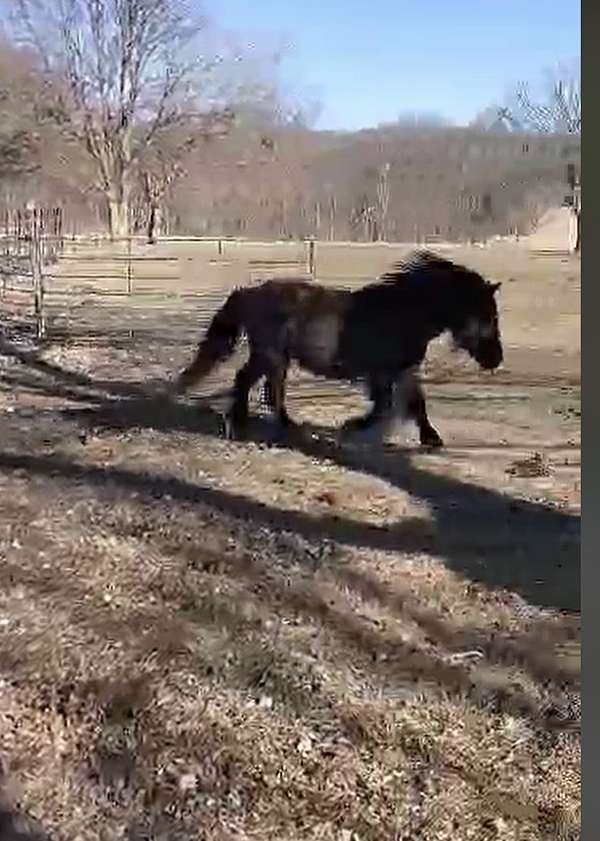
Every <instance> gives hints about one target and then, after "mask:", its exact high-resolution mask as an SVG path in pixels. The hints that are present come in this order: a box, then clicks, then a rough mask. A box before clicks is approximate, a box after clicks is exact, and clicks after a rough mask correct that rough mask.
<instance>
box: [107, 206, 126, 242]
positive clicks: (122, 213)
mask: <svg viewBox="0 0 600 841" xmlns="http://www.w3.org/2000/svg"><path fill="white" fill-rule="evenodd" d="M108 232H109V236H110V238H111V240H114V239H117V238H118V237H127V236H129V201H128V199H127V198H125V197H123V196H122V195H121V196H118V197H115V196H112V195H109V197H108Z"/></svg>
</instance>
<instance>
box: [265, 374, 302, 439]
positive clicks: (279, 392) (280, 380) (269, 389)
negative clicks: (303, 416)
mask: <svg viewBox="0 0 600 841" xmlns="http://www.w3.org/2000/svg"><path fill="white" fill-rule="evenodd" d="M286 378H287V367H286V366H281V365H280V366H277V367H274V368H272V369H271V371H270V372H269V374H268V375H267V381H266V384H265V392H266V397H267V401H268V403H269V406H270V407H271V409H272V411H273V413H274V414H275V416H276V418H277V420H278V421H279V423H280V424H281V426H283V427H285V428H287V429H289V428H291V427H294V426H296V424H295V423H294V421H293V420H292V419H291V418H290V416H289V415H288V413H287V409H286V407H285V383H286Z"/></svg>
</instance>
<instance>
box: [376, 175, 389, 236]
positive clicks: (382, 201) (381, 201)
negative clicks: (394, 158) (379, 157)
mask: <svg viewBox="0 0 600 841" xmlns="http://www.w3.org/2000/svg"><path fill="white" fill-rule="evenodd" d="M389 172H390V165H389V163H386V164H384V165H383V166H382V167H381V168H380V170H379V174H378V178H377V219H378V222H379V225H378V234H379V239H381V240H385V238H386V231H387V227H386V226H387V215H388V209H389V206H390V182H389Z"/></svg>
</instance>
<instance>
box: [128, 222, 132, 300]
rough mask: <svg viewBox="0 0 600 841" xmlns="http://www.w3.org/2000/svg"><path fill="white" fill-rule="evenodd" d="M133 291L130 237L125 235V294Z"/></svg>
mask: <svg viewBox="0 0 600 841" xmlns="http://www.w3.org/2000/svg"><path fill="white" fill-rule="evenodd" d="M132 291H133V266H132V264H131V237H130V236H128V237H127V294H128V295H131V293H132Z"/></svg>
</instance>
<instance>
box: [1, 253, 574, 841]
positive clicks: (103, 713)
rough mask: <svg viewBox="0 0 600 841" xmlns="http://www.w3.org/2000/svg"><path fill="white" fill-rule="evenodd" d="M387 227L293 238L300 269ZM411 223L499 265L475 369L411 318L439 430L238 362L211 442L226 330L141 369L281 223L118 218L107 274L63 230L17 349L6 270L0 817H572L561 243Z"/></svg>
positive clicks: (227, 376)
mask: <svg viewBox="0 0 600 841" xmlns="http://www.w3.org/2000/svg"><path fill="white" fill-rule="evenodd" d="M408 250H410V249H409V248H408V247H406V248H400V247H398V248H393V247H389V246H383V245H382V246H350V245H335V244H331V245H327V244H326V245H321V244H319V246H318V249H317V269H316V275H317V278H318V281H319V282H323V283H332V284H342V283H344V284H347V285H359V284H362V283H365V282H367V281H369V280H372V279H374V278H375V277H376V275H377V274H379V273H381V272H383V271H384V270H385V269H387V268H388V267H389V265H390V264H391V263H393V261H394V260H395V259H397V258H398V257H399V256H401V254H402V253H405V252H407V251H408ZM435 250H439V251H440V252H441V253H447V254H448V256H450V257H451V258H452V259H455V260H457V261H458V262H464V263H465V264H467V265H469V266H472V267H473V268H475V269H477V270H478V271H480V272H481V273H482V274H483V275H484V276H485V277H486V278H488V279H490V280H500V281H503V286H502V289H501V291H500V293H499V296H498V304H499V308H500V319H501V329H502V333H503V339H504V344H505V363H504V366H503V368H502V369H501V370H500V371H498V372H497V373H496V374H494V375H490V374H484V373H482V372H480V371H479V370H477V368H476V366H475V364H474V363H473V362H471V361H469V360H467V359H466V357H465V356H462V355H458V354H455V353H452V352H450V350H449V349H448V348H447V347H446V346H445V344H444V343H443V342H440V343H437V344H436V346H434V347H432V349H431V352H430V354H429V356H428V359H427V361H426V364H425V367H424V377H423V379H424V383H425V390H426V395H427V398H428V406H429V413H430V417H431V420H432V422H433V424H434V425H435V426H436V427H437V428H438V429H439V431H440V433H441V435H442V437H443V438H444V440H445V443H446V448H445V449H443V450H441V451H439V452H435V453H428V452H425V451H420V450H419V448H418V446H417V444H416V440H417V439H416V432H415V429H414V428H412V427H406V428H399V429H398V431H397V433H396V434H395V436H394V437H393V438H392V439H391V440H390V441H388V442H386V443H385V444H382V445H377V446H363V445H358V444H352V443H345V444H344V445H343V446H339V445H338V442H337V439H336V435H335V427H336V426H338V425H340V424H341V423H342V422H343V421H344V420H346V419H347V418H348V417H349V415H351V414H354V413H357V412H359V411H360V410H361V409H362V408H363V405H364V401H363V398H362V396H361V394H360V393H359V392H358V391H356V390H355V389H353V388H351V387H350V386H346V385H341V384H339V383H332V382H326V381H322V380H318V379H316V378H314V377H311V376H309V375H307V374H305V373H304V372H295V373H294V376H292V377H291V378H290V383H289V387H288V395H289V396H288V406H289V410H290V414H292V415H293V416H294V417H295V418H298V419H302V420H303V421H305V422H306V424H307V428H308V432H307V434H306V435H305V436H304V437H303V438H302V440H294V441H293V442H292V441H288V442H286V441H284V440H276V439H274V437H273V428H272V425H271V424H270V423H269V419H268V417H267V416H266V413H265V410H264V409H263V407H262V406H261V404H260V393H259V392H258V391H257V392H256V399H255V400H254V403H253V407H254V408H253V410H254V412H255V414H256V418H255V420H254V421H253V424H252V435H251V440H248V441H245V442H235V443H233V442H227V441H225V440H223V439H222V438H221V437H220V435H219V429H220V416H219V412H220V411H221V409H222V408H223V406H224V405H225V401H226V399H227V392H228V390H229V388H230V386H231V384H232V377H233V374H234V371H235V369H236V367H237V366H238V365H239V361H240V358H241V355H243V353H244V348H243V347H242V348H241V349H240V351H239V352H238V354H237V355H236V356H235V357H234V359H233V360H232V361H231V362H230V363H227V364H226V365H224V366H222V367H221V368H219V369H218V370H217V371H216V372H215V373H214V374H213V375H211V377H210V378H209V380H207V381H206V382H205V384H204V385H203V386H202V388H200V389H198V390H196V391H194V392H192V393H191V394H190V395H189V396H188V397H186V398H185V399H181V400H178V401H174V402H173V403H169V402H168V401H166V400H165V399H163V398H161V397H160V396H159V391H158V389H159V387H160V385H162V383H164V381H165V378H169V379H170V378H172V377H173V376H174V375H175V374H176V373H178V372H179V371H180V370H181V369H182V368H183V367H184V366H185V365H186V364H187V362H188V361H189V360H190V358H191V355H192V353H193V351H194V348H195V345H196V343H197V341H198V340H199V338H200V337H201V335H202V333H203V330H204V329H205V327H206V325H207V323H208V321H209V319H210V317H211V315H212V314H213V312H214V311H215V309H216V308H217V307H218V306H220V305H221V303H222V302H223V301H224V299H225V296H226V295H227V293H228V291H229V290H231V289H232V288H233V287H234V286H235V285H236V284H240V283H248V282H253V281H254V280H257V279H259V278H260V277H261V276H265V277H266V276H268V275H269V274H274V273H282V272H283V273H285V272H288V273H290V272H292V271H293V269H292V268H290V266H280V267H279V268H277V267H274V266H273V264H272V261H273V260H291V259H295V258H296V257H298V258H299V259H301V258H302V247H301V246H297V245H280V246H277V245H273V246H266V245H265V246H259V245H255V246H251V245H247V244H246V245H244V244H239V243H226V244H225V247H224V250H223V254H220V255H219V254H217V253H216V247H215V244H214V243H197V242H196V243H194V242H180V243H177V242H163V243H159V244H158V245H156V246H154V247H148V246H142V245H136V246H135V247H134V253H133V257H134V260H133V274H132V275H131V276H130V277H129V280H128V279H127V272H126V271H125V263H124V261H123V259H121V257H120V256H119V254H117V253H116V252H115V251H114V249H113V250H112V251H111V248H110V247H109V246H107V245H98V246H86V247H85V248H84V246H77V247H73V248H72V249H69V248H67V250H66V251H65V254H64V256H63V259H62V260H61V261H60V263H59V264H58V265H56V266H53V267H52V273H53V276H52V279H51V281H50V282H49V294H48V297H47V304H48V313H49V325H50V333H49V338H48V340H47V342H46V343H45V344H43V345H42V346H40V347H38V346H37V345H36V343H35V341H34V338H33V337H34V333H35V331H34V327H33V320H32V316H31V298H30V296H29V295H28V294H25V293H23V292H21V291H18V290H16V291H15V290H8V291H7V292H6V293H5V296H4V297H3V299H2V301H1V302H0V303H1V305H2V313H3V314H2V334H1V338H0V342H1V344H0V424H1V426H0V434H1V436H2V445H1V447H0V581H1V589H0V667H1V674H0V678H1V691H0V733H1V734H2V745H3V747H2V764H1V766H0V784H1V786H2V797H3V802H2V803H0V835H2V831H3V827H11V826H12V827H13V830H14V831H15V832H16V828H17V827H19V826H21V830H22V831H23V832H24V833H26V834H24V835H23V836H21V837H23V838H32V839H33V838H34V837H36V838H37V837H38V836H34V835H33V827H37V828H38V829H39V830H40V831H41V832H45V833H48V834H49V835H50V836H51V837H52V838H58V839H65V841H67V839H68V840H69V841H71V839H74V838H79V839H88V838H89V839H97V838H106V839H113V838H124V839H132V841H133V839H135V840H136V841H138V839H139V841H141V839H147V838H148V839H149V838H152V839H161V841H163V839H164V841H167V839H168V841H175V839H177V840H178V841H179V839H181V841H183V839H207V841H208V839H211V841H212V839H215V841H225V839H231V841H233V839H236V841H242V839H257V841H266V839H277V840H278V841H292V840H293V841H296V839H307V841H308V839H311V841H312V839H315V841H316V839H323V841H376V839H377V841H380V840H381V839H390V841H391V839H395V841H400V839H406V841H408V839H411V841H412V839H418V838H420V839H424V841H429V840H430V839H431V841H438V839H461V841H468V839H478V841H479V839H496V838H497V839H502V841H509V840H510V839H514V840H515V841H517V839H519V841H523V840H524V839H531V840H532V841H533V839H576V838H578V837H579V773H580V770H579V769H580V766H579V763H580V748H579V724H580V710H579V680H580V671H579V670H580V664H579V516H580V484H579V480H580V422H579V415H580V375H579V364H580V339H579V316H580V299H579V294H580V265H579V261H578V260H577V259H576V258H572V257H567V256H564V257H561V256H552V255H534V254H531V253H529V252H528V251H527V249H526V248H525V247H524V246H522V245H516V244H509V243H497V244H494V245H491V246H489V247H487V248H476V247H467V246H464V247H453V248H447V249H444V248H442V247H440V248H437V247H436V249H435ZM292 252H293V253H292ZM290 255H292V257H290ZM294 255H295V256H294ZM121 256H122V255H121ZM270 263H271V264H270ZM128 283H129V288H130V292H128ZM2 821H4V824H3V823H2ZM4 831H5V832H6V833H8V829H5V830H4ZM27 833H30V834H27ZM2 837H5V836H4V835H2ZM6 837H9V836H8V835H6Z"/></svg>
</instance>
